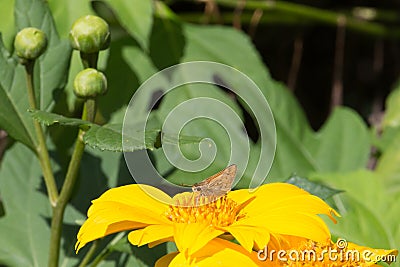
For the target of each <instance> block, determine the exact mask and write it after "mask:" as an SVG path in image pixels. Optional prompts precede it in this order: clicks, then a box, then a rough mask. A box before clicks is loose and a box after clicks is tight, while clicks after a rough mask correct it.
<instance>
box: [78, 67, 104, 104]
mask: <svg viewBox="0 0 400 267" xmlns="http://www.w3.org/2000/svg"><path fill="white" fill-rule="evenodd" d="M106 91H107V79H106V76H105V75H104V74H103V73H101V72H100V71H98V70H95V69H91V68H88V69H84V70H82V71H81V72H79V73H78V74H77V75H76V77H75V80H74V93H75V95H76V96H77V97H81V98H95V97H96V96H97V95H102V94H105V93H106Z"/></svg>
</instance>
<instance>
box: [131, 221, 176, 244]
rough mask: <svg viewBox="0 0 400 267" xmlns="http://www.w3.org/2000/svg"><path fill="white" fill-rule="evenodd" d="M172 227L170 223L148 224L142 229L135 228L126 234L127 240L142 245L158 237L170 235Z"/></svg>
mask: <svg viewBox="0 0 400 267" xmlns="http://www.w3.org/2000/svg"><path fill="white" fill-rule="evenodd" d="M173 234H174V227H173V226H172V225H149V226H147V227H146V228H144V229H140V230H135V231H132V232H130V233H129V234H128V240H129V242H131V243H132V244H133V245H136V246H143V245H145V244H148V243H151V242H155V241H157V240H160V239H166V238H170V237H172V236H173Z"/></svg>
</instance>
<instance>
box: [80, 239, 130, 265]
mask: <svg viewBox="0 0 400 267" xmlns="http://www.w3.org/2000/svg"><path fill="white" fill-rule="evenodd" d="M124 236H125V233H124V232H121V233H119V234H117V235H116V236H115V237H114V238H113V239H112V240H111V242H110V243H109V244H108V246H107V247H105V248H104V249H103V250H102V251H101V252H100V254H99V255H97V257H96V258H95V259H94V260H93V262H92V264H91V265H90V267H96V266H97V265H98V264H99V263H100V262H102V261H103V260H105V259H106V258H107V257H108V255H110V254H111V253H112V249H111V247H112V246H114V245H115V244H117V243H118V241H119V240H121V239H122V238H123V237H124ZM80 267H81V266H80ZM82 267H83V266H82Z"/></svg>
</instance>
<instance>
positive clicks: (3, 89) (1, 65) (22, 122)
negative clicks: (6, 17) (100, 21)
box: [0, 0, 71, 148]
mask: <svg viewBox="0 0 400 267" xmlns="http://www.w3.org/2000/svg"><path fill="white" fill-rule="evenodd" d="M14 11H15V18H16V24H17V28H18V29H22V28H24V27H29V26H33V27H37V28H40V29H42V30H43V31H44V32H45V33H46V34H47V37H48V40H49V45H48V49H47V52H46V53H45V54H44V55H43V56H41V57H40V58H39V60H38V61H37V62H36V64H35V66H36V67H35V76H34V77H35V94H36V100H37V106H38V108H39V109H42V110H50V109H51V108H52V107H53V106H54V103H55V97H56V96H57V91H59V90H60V89H62V88H63V86H64V85H65V82H66V75H65V73H66V71H67V69H68V64H69V57H70V52H71V49H70V47H69V45H68V43H67V42H65V41H60V39H59V38H58V35H57V32H56V30H55V27H54V23H53V20H52V17H51V14H50V11H49V9H48V7H47V5H46V4H45V3H44V2H43V1H40V0H24V1H23V0H16V1H15V10H14ZM0 51H1V54H0V75H1V77H2V78H1V81H0V114H1V115H0V127H1V128H3V129H5V130H6V131H7V132H8V133H9V135H10V136H11V137H13V138H15V139H16V140H18V141H20V142H22V143H24V144H25V145H27V146H29V147H31V148H34V147H35V144H36V137H35V134H34V129H33V123H32V118H30V116H29V114H28V113H27V109H28V107H29V105H28V99H27V98H28V97H27V89H26V84H25V73H24V68H23V67H22V66H20V65H19V64H18V63H17V60H16V59H14V58H11V56H10V54H9V53H8V52H7V50H6V49H5V48H4V46H3V43H2V42H1V43H0Z"/></svg>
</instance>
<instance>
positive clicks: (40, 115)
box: [29, 110, 93, 130]
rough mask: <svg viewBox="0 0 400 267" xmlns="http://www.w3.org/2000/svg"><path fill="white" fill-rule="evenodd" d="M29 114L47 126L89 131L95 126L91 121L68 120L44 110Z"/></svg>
mask: <svg viewBox="0 0 400 267" xmlns="http://www.w3.org/2000/svg"><path fill="white" fill-rule="evenodd" d="M29 112H30V113H31V115H32V117H33V118H34V119H35V120H37V121H38V122H40V123H42V124H44V125H46V126H50V125H55V124H59V125H64V126H75V127H80V128H82V129H84V130H88V129H89V128H90V127H91V126H92V125H93V123H91V122H89V121H84V120H81V119H75V118H67V117H64V116H62V115H59V114H55V113H50V112H46V111H42V110H30V111H29Z"/></svg>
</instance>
